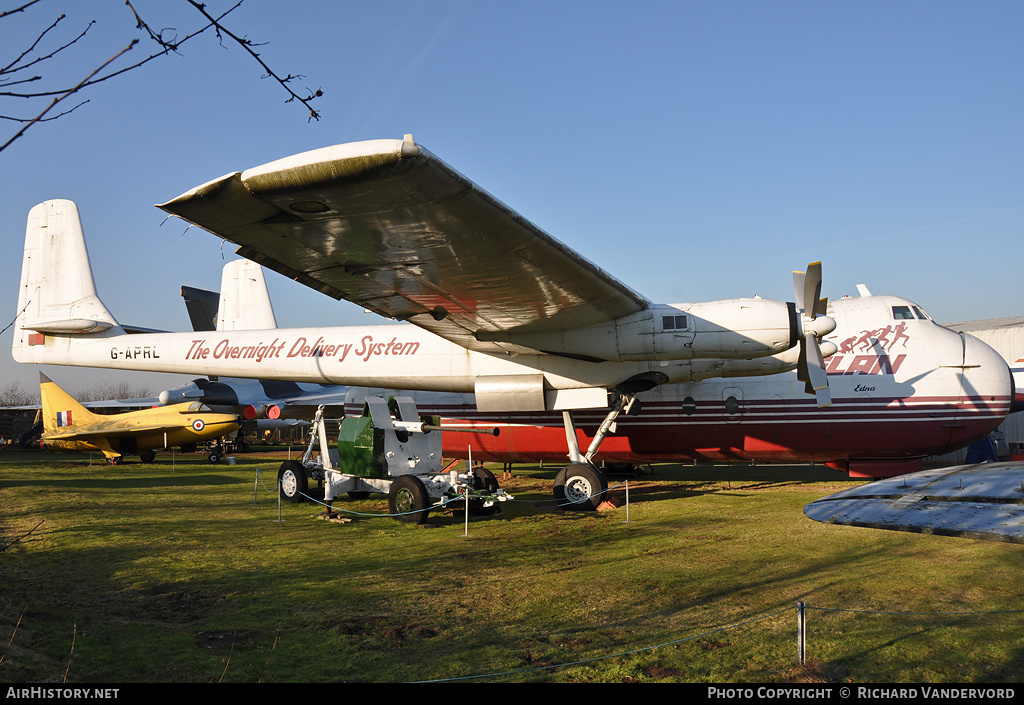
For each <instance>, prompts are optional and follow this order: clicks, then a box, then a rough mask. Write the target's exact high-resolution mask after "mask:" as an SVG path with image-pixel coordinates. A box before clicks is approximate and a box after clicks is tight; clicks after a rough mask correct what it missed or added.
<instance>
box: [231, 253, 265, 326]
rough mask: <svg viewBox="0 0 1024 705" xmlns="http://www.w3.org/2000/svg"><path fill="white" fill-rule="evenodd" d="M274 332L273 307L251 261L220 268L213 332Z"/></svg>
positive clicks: (263, 282)
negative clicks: (218, 295) (217, 308)
mask: <svg viewBox="0 0 1024 705" xmlns="http://www.w3.org/2000/svg"><path fill="white" fill-rule="evenodd" d="M273 328H277V319H276V318H275V317H274V307H273V305H272V304H271V303H270V294H269V293H267V282H266V280H265V279H264V278H263V268H262V267H260V265H258V264H256V263H255V262H253V261H252V260H247V259H236V260H232V261H231V262H228V263H227V264H225V265H224V271H223V273H222V274H221V280H220V308H219V310H218V312H217V330H271V329H273Z"/></svg>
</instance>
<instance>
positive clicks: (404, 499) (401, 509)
mask: <svg viewBox="0 0 1024 705" xmlns="http://www.w3.org/2000/svg"><path fill="white" fill-rule="evenodd" d="M388 506H389V507H390V508H391V514H393V515H394V517H395V519H398V520H399V521H408V522H416V523H417V524H425V523H426V522H427V515H428V514H429V513H430V509H429V507H430V497H429V495H427V488H426V487H424V486H423V482H422V481H421V480H420V479H419V478H418V477H416V476H414V475H400V476H398V477H397V478H395V481H394V482H392V483H391V489H390V490H389V491H388Z"/></svg>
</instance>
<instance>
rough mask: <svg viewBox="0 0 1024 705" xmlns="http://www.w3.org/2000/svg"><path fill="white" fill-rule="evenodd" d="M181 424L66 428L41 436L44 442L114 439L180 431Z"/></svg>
mask: <svg viewBox="0 0 1024 705" xmlns="http://www.w3.org/2000/svg"><path fill="white" fill-rule="evenodd" d="M182 428H184V426H183V425H182V424H150V425H148V426H122V425H114V424H112V425H110V426H109V427H108V426H94V427H91V428H79V429H75V428H72V427H68V428H67V430H61V431H50V432H47V433H44V434H43V438H45V439H46V440H51V441H52V440H60V439H81V438H115V437H118V436H137V435H139V434H142V433H171V432H173V431H180V430H181V429H182Z"/></svg>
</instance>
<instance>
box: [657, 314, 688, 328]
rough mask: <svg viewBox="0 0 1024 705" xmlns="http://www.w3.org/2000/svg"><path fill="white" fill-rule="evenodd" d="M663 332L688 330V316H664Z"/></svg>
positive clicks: (662, 321) (662, 319) (662, 318)
mask: <svg viewBox="0 0 1024 705" xmlns="http://www.w3.org/2000/svg"><path fill="white" fill-rule="evenodd" d="M661 329H662V330H686V316H662V317H661Z"/></svg>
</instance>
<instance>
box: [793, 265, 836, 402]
mask: <svg viewBox="0 0 1024 705" xmlns="http://www.w3.org/2000/svg"><path fill="white" fill-rule="evenodd" d="M793 291H794V293H795V294H796V307H797V308H798V309H799V313H800V315H799V316H798V320H799V324H798V325H799V331H798V337H799V340H800V361H799V362H798V363H797V367H796V376H797V379H799V380H800V381H801V382H803V383H804V389H805V390H806V391H807V393H808V394H813V395H814V396H815V398H816V399H817V401H818V406H828V405H829V404H831V403H832V395H831V394H830V393H829V389H828V375H827V374H825V357H826V356H827V355H825V354H823V352H822V349H823V348H825V349H826V350H827V353H828V355H831V354H832V353H834V352H835V350H836V346H835V343H832V342H830V341H825V342H820V341H821V339H822V338H824V337H825V336H826V335H828V334H829V333H831V332H832V331H833V330H835V328H836V322H835V321H834V320H832V319H831V318H829V317H828V316H826V315H825V311H826V310H827V309H828V299H827V298H825V299H822V298H819V297H820V296H821V262H812V263H811V264H809V265H807V271H806V272H793Z"/></svg>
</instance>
